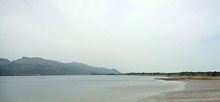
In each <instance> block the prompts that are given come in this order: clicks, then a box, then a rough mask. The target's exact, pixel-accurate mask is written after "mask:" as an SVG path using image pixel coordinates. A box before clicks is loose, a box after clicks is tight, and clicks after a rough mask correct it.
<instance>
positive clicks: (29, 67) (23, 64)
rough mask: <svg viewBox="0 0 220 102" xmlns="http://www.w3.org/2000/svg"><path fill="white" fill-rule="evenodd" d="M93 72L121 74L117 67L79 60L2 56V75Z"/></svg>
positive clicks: (0, 63) (88, 73) (0, 68)
mask: <svg viewBox="0 0 220 102" xmlns="http://www.w3.org/2000/svg"><path fill="white" fill-rule="evenodd" d="M93 74H94V75H97V74H120V72H119V71H117V70H116V69H108V68H103V67H93V66H89V65H86V64H83V63H78V62H71V63H62V62H58V61H54V60H47V59H43V58H39V57H33V58H29V57H22V58H20V59H17V60H14V61H9V60H8V59H4V58H0V76H16V75H93Z"/></svg>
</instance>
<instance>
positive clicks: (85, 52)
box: [0, 0, 220, 72]
mask: <svg viewBox="0 0 220 102" xmlns="http://www.w3.org/2000/svg"><path fill="white" fill-rule="evenodd" d="M219 5H220V0H0V57H1V58H8V59H10V60H14V59H18V58H21V57H22V56H28V57H42V58H46V59H53V60H58V61H61V62H73V61H76V62H81V63H86V64H89V65H93V66H100V67H107V68H116V69H118V70H119V71H121V72H143V71H145V72H175V71H213V70H217V71H220V6H219Z"/></svg>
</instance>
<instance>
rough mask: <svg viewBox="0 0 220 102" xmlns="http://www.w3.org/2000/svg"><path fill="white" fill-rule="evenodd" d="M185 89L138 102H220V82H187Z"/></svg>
mask: <svg viewBox="0 0 220 102" xmlns="http://www.w3.org/2000/svg"><path fill="white" fill-rule="evenodd" d="M183 82H184V83H185V86H184V89H183V90H179V91H172V92H167V93H161V94H159V95H155V96H150V97H146V98H143V99H141V100H139V101H138V102H220V80H185V81H183Z"/></svg>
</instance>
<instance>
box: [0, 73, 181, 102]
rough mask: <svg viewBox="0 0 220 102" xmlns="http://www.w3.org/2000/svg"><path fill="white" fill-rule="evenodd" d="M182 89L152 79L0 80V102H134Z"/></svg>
mask: <svg viewBox="0 0 220 102" xmlns="http://www.w3.org/2000/svg"><path fill="white" fill-rule="evenodd" d="M183 86H184V83H183V82H178V81H163V80H156V79H155V77H153V76H128V75H59V76H1V77H0V102H137V101H138V100H140V99H143V98H145V97H148V96H152V95H156V94H160V93H164V92H168V91H174V90H181V89H183Z"/></svg>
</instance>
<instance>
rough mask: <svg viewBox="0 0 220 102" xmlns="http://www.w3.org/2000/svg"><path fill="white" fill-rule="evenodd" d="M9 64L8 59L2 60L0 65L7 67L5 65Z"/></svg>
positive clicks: (0, 59)
mask: <svg viewBox="0 0 220 102" xmlns="http://www.w3.org/2000/svg"><path fill="white" fill-rule="evenodd" d="M8 63H10V61H9V60H8V59H5V58H0V65H5V64H8Z"/></svg>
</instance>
